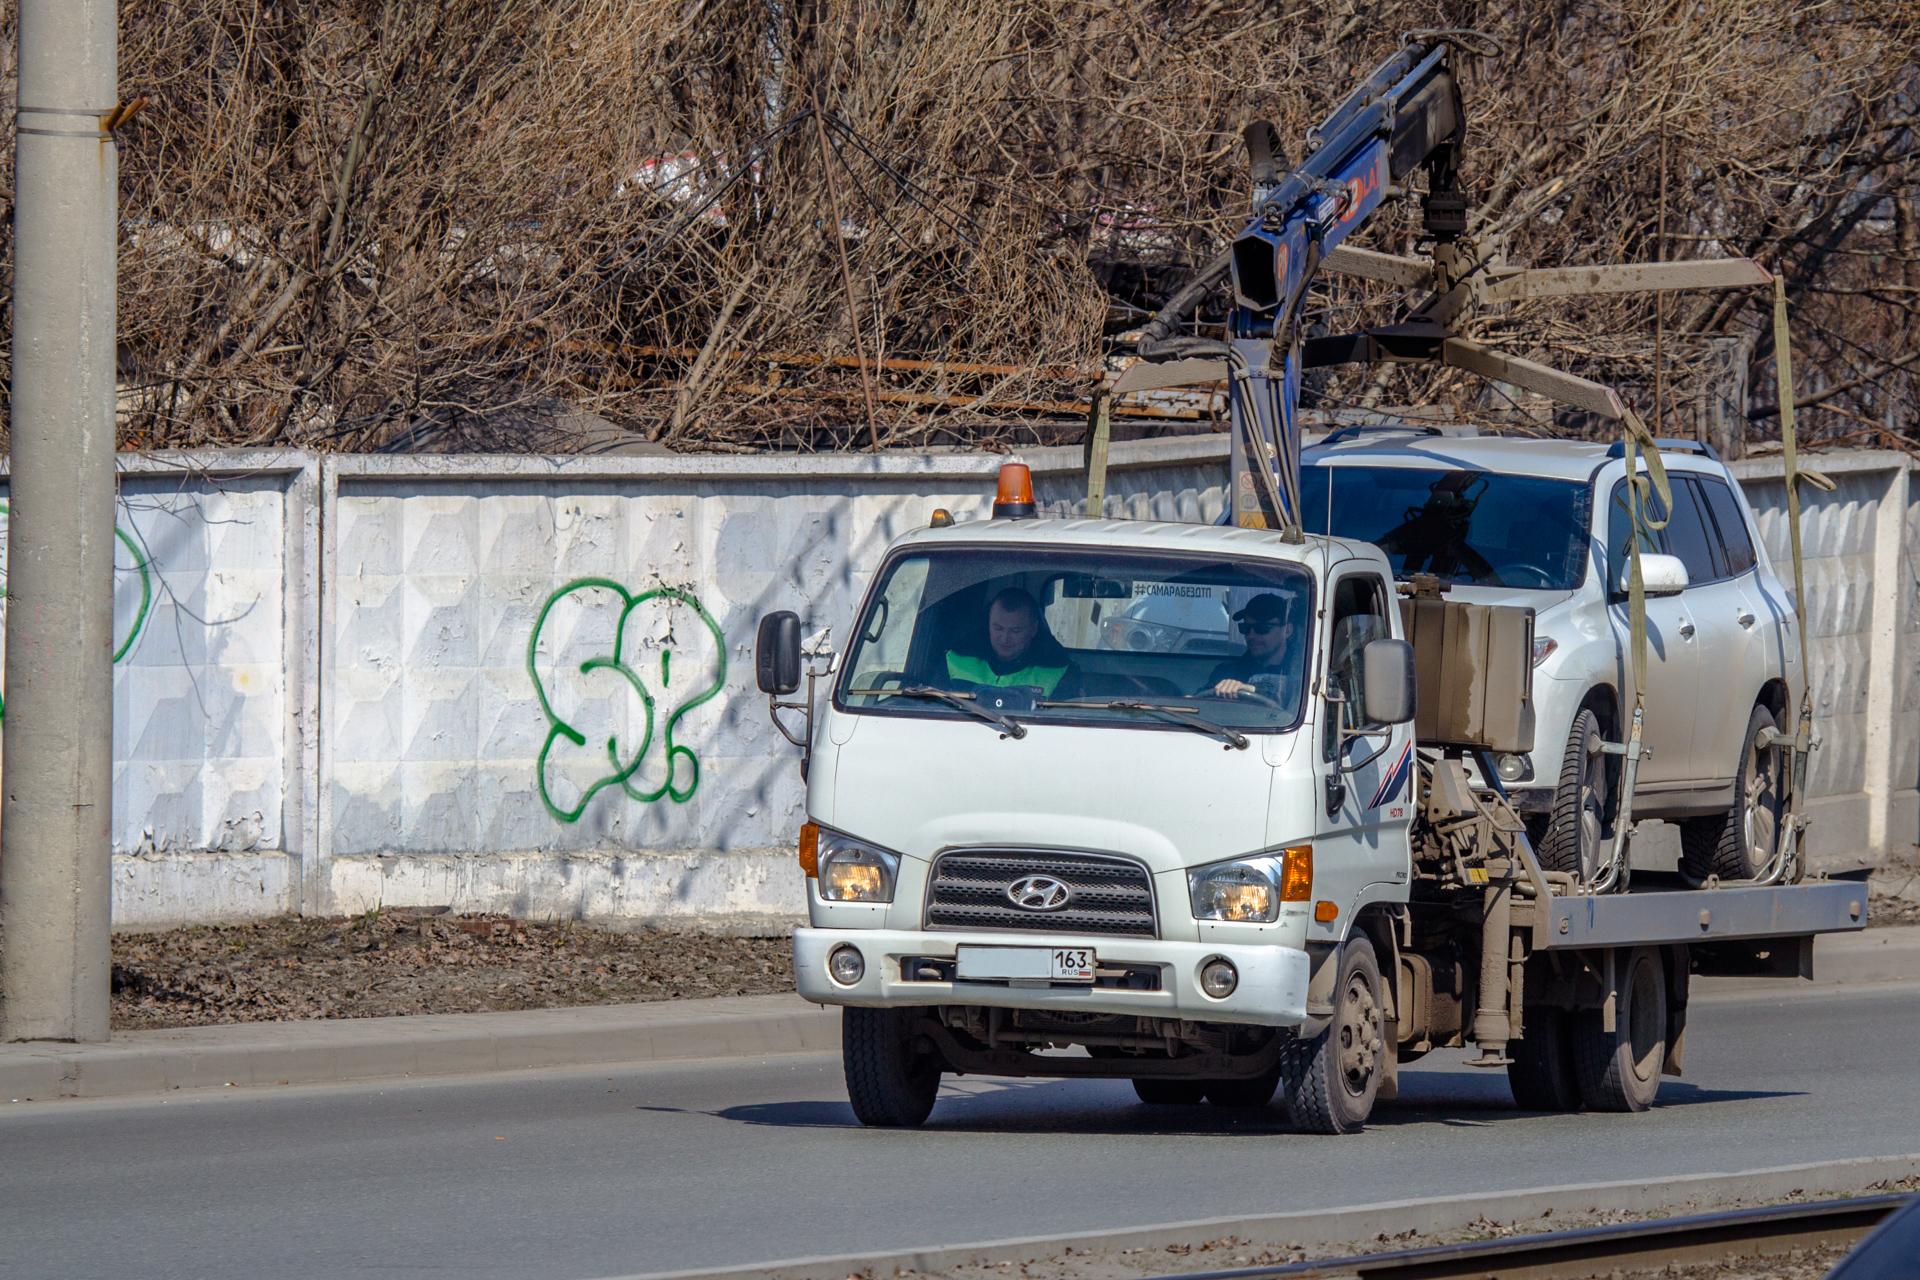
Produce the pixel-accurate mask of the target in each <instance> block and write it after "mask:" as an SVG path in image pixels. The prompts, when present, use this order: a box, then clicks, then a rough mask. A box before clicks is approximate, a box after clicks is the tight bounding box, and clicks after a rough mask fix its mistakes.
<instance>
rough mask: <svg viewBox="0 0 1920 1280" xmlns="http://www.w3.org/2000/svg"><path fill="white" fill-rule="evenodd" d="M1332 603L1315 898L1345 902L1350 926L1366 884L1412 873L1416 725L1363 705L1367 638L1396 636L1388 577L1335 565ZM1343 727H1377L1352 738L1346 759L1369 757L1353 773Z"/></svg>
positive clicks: (1323, 648)
mask: <svg viewBox="0 0 1920 1280" xmlns="http://www.w3.org/2000/svg"><path fill="white" fill-rule="evenodd" d="M1328 599H1329V601H1330V607H1329V608H1328V609H1327V611H1326V621H1325V624H1324V626H1325V630H1324V631H1323V632H1322V633H1321V637H1320V653H1321V654H1322V655H1323V656H1322V659H1321V668H1320V669H1321V678H1320V695H1321V698H1322V706H1323V714H1322V723H1323V726H1324V727H1323V729H1322V731H1321V735H1320V736H1321V741H1320V758H1321V761H1322V764H1323V765H1324V767H1325V770H1326V775H1325V783H1324V789H1323V791H1322V793H1321V796H1320V799H1321V801H1322V805H1321V810H1320V813H1319V815H1318V818H1317V827H1318V834H1317V835H1316V836H1315V837H1314V859H1313V866H1314V897H1315V898H1319V899H1329V900H1331V901H1333V902H1335V903H1337V904H1338V905H1339V907H1340V910H1341V917H1340V923H1341V926H1342V927H1344V924H1345V922H1346V919H1347V914H1348V913H1349V912H1350V911H1351V910H1352V908H1353V903H1354V900H1355V898H1356V897H1357V896H1358V894H1359V893H1360V891H1361V889H1363V888H1364V887H1365V886H1367V885H1369V884H1379V883H1383V882H1404V880H1405V878H1406V871H1407V865H1408V849H1407V831H1408V811H1409V807H1410V805H1411V800H1410V798H1409V797H1410V796H1411V794H1412V789H1413V726H1412V725H1411V724H1404V725H1392V726H1389V725H1374V724H1369V723H1367V722H1366V719H1365V712H1364V709H1363V705H1362V698H1361V690H1362V688H1363V687H1364V685H1363V677H1364V674H1365V666H1364V654H1365V651H1366V647H1367V644H1368V642H1369V641H1373V640H1379V639H1382V638H1385V637H1390V636H1392V635H1393V628H1392V624H1391V623H1390V622H1389V620H1388V613H1387V611H1388V609H1390V608H1392V607H1393V603H1392V601H1393V596H1392V594H1391V593H1390V592H1389V591H1388V588H1387V583H1386V579H1385V578H1384V577H1382V576H1381V574H1380V571H1379V570H1378V568H1377V567H1375V566H1373V565H1370V564H1366V563H1365V562H1360V561H1355V562H1350V564H1349V566H1347V567H1345V568H1341V567H1336V569H1335V571H1334V575H1333V578H1332V582H1331V585H1330V589H1329V593H1328ZM1341 725H1345V726H1346V727H1347V728H1349V729H1360V730H1365V731H1369V732H1368V736H1366V737H1362V738H1348V739H1347V747H1346V752H1345V755H1346V758H1347V759H1348V760H1366V761H1367V763H1365V764H1363V765H1361V766H1360V767H1359V768H1357V769H1353V770H1351V771H1343V770H1342V768H1341V750H1340V742H1341V737H1340V733H1339V727H1340V726H1341ZM1369 757H1370V758H1369Z"/></svg>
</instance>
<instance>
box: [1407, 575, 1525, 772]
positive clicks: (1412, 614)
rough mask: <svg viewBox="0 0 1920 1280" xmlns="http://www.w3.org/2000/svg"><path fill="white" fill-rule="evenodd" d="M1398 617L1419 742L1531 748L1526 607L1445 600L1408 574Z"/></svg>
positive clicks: (1434, 586) (1435, 588)
mask: <svg viewBox="0 0 1920 1280" xmlns="http://www.w3.org/2000/svg"><path fill="white" fill-rule="evenodd" d="M1400 618H1401V621H1402V623H1403V624H1404V625H1405V627H1406V631H1407V639H1408V641H1409V642H1411V643H1412V645H1413V666H1414V685H1415V704H1414V706H1415V710H1414V721H1413V730H1414V734H1415V736H1416V737H1417V738H1418V739H1419V740H1420V741H1421V742H1422V743H1425V744H1429V745H1433V746H1440V745H1449V746H1461V747H1484V748H1486V749H1487V750H1489V751H1516V752H1518V751H1531V750H1533V610H1531V609H1517V608H1513V607H1511V606H1507V605H1489V604H1468V603H1467V602H1465V601H1461V600H1448V599H1446V598H1445V597H1443V596H1442V595H1440V593H1439V590H1438V586H1437V584H1433V583H1431V582H1428V583H1422V582H1420V581H1418V580H1417V579H1416V581H1415V583H1414V590H1413V592H1412V594H1410V595H1406V596H1403V597H1401V600H1400Z"/></svg>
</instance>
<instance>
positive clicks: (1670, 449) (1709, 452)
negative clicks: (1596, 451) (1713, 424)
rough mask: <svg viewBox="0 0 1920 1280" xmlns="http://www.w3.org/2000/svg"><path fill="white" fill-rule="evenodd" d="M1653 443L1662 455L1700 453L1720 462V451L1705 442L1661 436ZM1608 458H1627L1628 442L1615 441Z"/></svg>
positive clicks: (1610, 447) (1608, 451)
mask: <svg viewBox="0 0 1920 1280" xmlns="http://www.w3.org/2000/svg"><path fill="white" fill-rule="evenodd" d="M1653 443H1654V444H1655V446H1657V447H1658V448H1659V450H1660V451H1661V452H1662V453H1698V454H1702V455H1704V456H1706V457H1709V458H1712V459H1713V460H1714V461H1715V462H1718V461H1720V451H1719V450H1718V449H1715V448H1714V447H1713V446H1712V445H1710V444H1708V443H1707V442H1706V441H1704V440H1682V439H1680V438H1679V437H1678V436H1660V437H1658V438H1657V439H1655V440H1654V442H1653ZM1607 456H1608V457H1609V458H1624V457H1626V456H1627V443H1626V441H1624V440H1615V441H1614V442H1613V444H1612V445H1610V446H1609V447H1608V449H1607Z"/></svg>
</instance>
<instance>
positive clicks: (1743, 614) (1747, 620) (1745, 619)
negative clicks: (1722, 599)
mask: <svg viewBox="0 0 1920 1280" xmlns="http://www.w3.org/2000/svg"><path fill="white" fill-rule="evenodd" d="M1737 621H1738V622H1739V623H1740V625H1741V626H1743V627H1750V626H1752V625H1753V615H1752V614H1751V613H1749V612H1747V611H1746V610H1745V609H1742V610H1741V611H1740V617H1739V618H1738V619H1737Z"/></svg>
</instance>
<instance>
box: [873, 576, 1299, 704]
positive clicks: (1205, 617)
mask: <svg viewBox="0 0 1920 1280" xmlns="http://www.w3.org/2000/svg"><path fill="white" fill-rule="evenodd" d="M1312 605H1313V582H1312V579H1311V577H1310V576H1309V575H1308V574H1307V573H1305V572H1304V571H1303V570H1301V569H1299V568H1298V567H1296V566H1293V565H1288V564H1275V563H1262V562H1258V561H1249V560H1225V559H1220V558H1217V557H1208V556H1199V555H1166V554H1155V553H1151V552H1133V551H1110V550H1086V551H1080V550H1069V549H1061V550H1045V549H1036V548H1033V547H1019V548H1011V547H995V548H988V547H940V548H916V549H913V550H909V551H907V552H904V553H902V554H899V555H896V556H894V557H893V558H892V559H890V560H889V561H888V562H887V563H886V564H885V565H884V566H883V567H882V569H881V572H880V578H879V581H878V584H877V586H876V587H875V589H874V591H873V592H872V594H871V595H870V596H869V597H868V600H867V605H866V612H865V613H864V614H863V615H862V616H861V618H860V620H859V622H858V624H857V625H856V626H855V628H854V632H853V635H854V641H853V646H852V648H851V650H850V652H849V653H848V656H847V662H846V665H845V667H844V668H843V670H842V674H841V678H840V684H839V688H838V691H837V694H836V697H837V700H838V703H839V705H840V706H842V707H844V708H846V709H848V710H852V711H861V712H868V711H871V712H876V713H885V714H896V715H903V716H922V717H937V718H942V719H952V718H961V717H967V716H969V715H971V718H974V719H982V718H984V717H983V716H982V715H981V714H980V713H981V712H983V711H987V712H993V713H997V714H998V715H1001V716H1003V717H1008V718H1011V719H1013V720H1015V721H1017V722H1021V723H1036V722H1047V721H1063V722H1079V723H1085V722H1098V723H1102V724H1105V723H1116V724H1117V723H1126V724H1130V725H1137V726H1139V727H1142V728H1151V729H1162V730H1166V731H1168V732H1175V733H1177V732H1180V731H1181V730H1182V729H1188V730H1198V731H1200V732H1205V733H1212V734H1216V735H1220V736H1223V738H1225V739H1226V740H1228V741H1232V740H1233V739H1236V738H1239V737H1240V735H1241V732H1242V731H1245V732H1271V731H1277V730H1284V729H1290V728H1292V727H1294V726H1295V725H1296V724H1297V723H1298V722H1299V720H1300V716H1301V708H1302V706H1303V704H1304V701H1305V699H1304V687H1305V683H1306V680H1305V676H1306V651H1307V645H1308V636H1309V634H1310V625H1309V619H1310V618H1311V617H1312ZM942 694H944V695H947V696H941V695H942ZM956 694H957V695H959V697H958V698H956V697H954V696H953V695H956Z"/></svg>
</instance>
